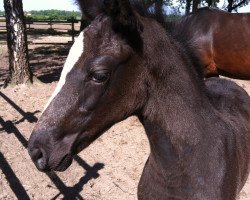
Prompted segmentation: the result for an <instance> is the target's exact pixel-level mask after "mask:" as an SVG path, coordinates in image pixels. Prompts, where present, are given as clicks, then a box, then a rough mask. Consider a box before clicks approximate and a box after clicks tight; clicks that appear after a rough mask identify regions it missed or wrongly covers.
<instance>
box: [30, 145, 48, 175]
mask: <svg viewBox="0 0 250 200" xmlns="http://www.w3.org/2000/svg"><path fill="white" fill-rule="evenodd" d="M30 156H31V158H32V160H33V162H34V163H35V165H36V167H37V168H38V169H39V170H40V171H44V170H45V169H46V167H47V156H46V154H45V151H44V150H43V149H34V150H33V151H32V152H30Z"/></svg>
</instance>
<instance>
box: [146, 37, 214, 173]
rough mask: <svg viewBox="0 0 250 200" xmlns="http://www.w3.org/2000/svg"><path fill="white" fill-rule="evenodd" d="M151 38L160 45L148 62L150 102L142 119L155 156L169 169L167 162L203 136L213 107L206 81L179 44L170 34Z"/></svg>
mask: <svg viewBox="0 0 250 200" xmlns="http://www.w3.org/2000/svg"><path fill="white" fill-rule="evenodd" d="M152 41H153V42H154V43H155V44H153V45H154V46H157V48H155V49H154V51H158V52H154V55H160V56H159V57H158V58H157V59H155V60H153V61H151V60H150V61H149V70H150V72H149V83H148V85H149V90H148V101H147V104H146V105H145V108H144V111H143V114H142V117H141V121H142V123H143V125H144V127H145V130H146V133H147V135H148V138H149V142H150V146H151V154H152V155H153V154H155V157H154V158H155V159H157V157H159V156H160V157H161V161H162V162H164V166H166V168H168V167H167V166H168V163H172V162H178V159H177V158H180V157H182V156H184V157H185V155H186V154H188V153H189V151H190V149H192V147H193V146H195V145H196V144H197V143H198V142H199V141H200V139H201V138H202V137H203V135H202V134H203V130H204V124H206V121H208V119H209V118H208V116H209V115H210V114H209V113H207V112H210V111H211V113H212V108H211V106H210V103H209V101H208V99H207V96H206V94H205V89H204V88H205V86H204V83H203V80H202V79H201V78H199V76H198V73H197V72H196V71H195V69H194V67H193V66H192V64H191V62H189V60H188V58H187V57H186V55H185V54H184V53H183V52H182V51H181V48H180V47H179V46H178V44H176V43H174V42H172V41H171V39H169V38H168V37H167V38H166V39H165V40H164V39H162V38H160V37H159V41H157V40H156V41H154V40H152ZM151 45H152V44H151ZM149 51H150V49H149ZM150 53H152V52H149V54H150ZM163 55H164V56H163ZM159 66H161V67H159ZM210 109H211V110H210ZM172 164H173V163H172Z"/></svg>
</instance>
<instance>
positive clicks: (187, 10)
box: [185, 0, 191, 15]
mask: <svg viewBox="0 0 250 200" xmlns="http://www.w3.org/2000/svg"><path fill="white" fill-rule="evenodd" d="M190 7H191V0H186V9H185V14H186V15H187V14H189V13H190Z"/></svg>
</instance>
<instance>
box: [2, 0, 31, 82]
mask: <svg viewBox="0 0 250 200" xmlns="http://www.w3.org/2000/svg"><path fill="white" fill-rule="evenodd" d="M4 9H5V15H6V29H7V44H8V51H9V76H8V78H7V80H6V81H5V86H7V85H8V84H13V85H17V84H24V83H28V82H32V72H31V70H30V66H29V59H28V45H27V35H26V27H25V21H24V13H23V4H22V0H4Z"/></svg>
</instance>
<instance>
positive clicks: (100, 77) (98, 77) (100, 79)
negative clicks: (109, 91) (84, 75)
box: [90, 72, 110, 83]
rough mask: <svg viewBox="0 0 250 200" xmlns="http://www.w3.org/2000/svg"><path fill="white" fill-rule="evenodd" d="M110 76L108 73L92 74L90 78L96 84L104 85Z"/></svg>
mask: <svg viewBox="0 0 250 200" xmlns="http://www.w3.org/2000/svg"><path fill="white" fill-rule="evenodd" d="M109 76H110V74H109V73H108V72H94V73H93V74H91V76H90V78H91V80H92V81H94V82H96V83H104V82H106V81H107V80H108V79H109Z"/></svg>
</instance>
